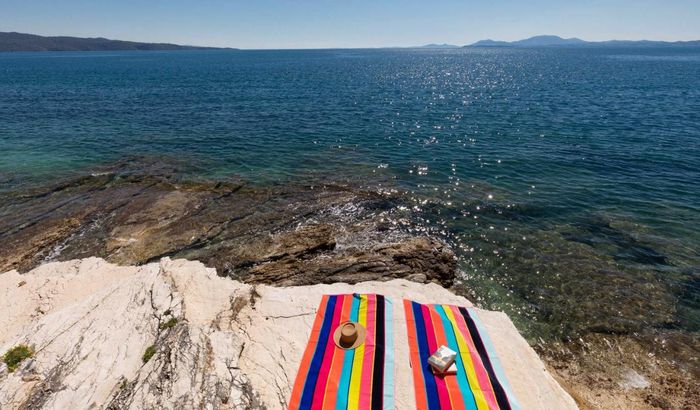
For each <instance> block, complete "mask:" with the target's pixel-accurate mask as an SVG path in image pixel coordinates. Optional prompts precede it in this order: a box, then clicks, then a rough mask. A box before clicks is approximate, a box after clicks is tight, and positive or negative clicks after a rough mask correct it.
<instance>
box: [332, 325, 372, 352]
mask: <svg viewBox="0 0 700 410" xmlns="http://www.w3.org/2000/svg"><path fill="white" fill-rule="evenodd" d="M365 336H366V331H365V327H364V326H362V325H361V324H359V323H357V322H345V323H341V324H340V326H338V327H337V328H336V329H335V332H333V341H334V342H335V345H336V346H338V347H339V348H341V349H354V348H356V347H358V346H359V345H361V344H362V343H364V342H365Z"/></svg>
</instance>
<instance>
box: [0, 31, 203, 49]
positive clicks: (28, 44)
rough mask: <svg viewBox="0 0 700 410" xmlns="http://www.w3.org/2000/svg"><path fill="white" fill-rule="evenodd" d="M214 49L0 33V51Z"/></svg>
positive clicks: (101, 39)
mask: <svg viewBox="0 0 700 410" xmlns="http://www.w3.org/2000/svg"><path fill="white" fill-rule="evenodd" d="M205 49H214V47H196V46H181V45H177V44H168V43H138V42H135V41H122V40H109V39H106V38H101V37H100V38H80V37H63V36H61V37H44V36H37V35H35V34H23V33H4V32H0V51H117V50H205Z"/></svg>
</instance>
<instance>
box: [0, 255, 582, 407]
mask: <svg viewBox="0 0 700 410" xmlns="http://www.w3.org/2000/svg"><path fill="white" fill-rule="evenodd" d="M353 291H354V292H379V293H383V294H385V295H387V296H389V297H391V298H393V300H394V301H395V302H394V321H395V323H394V331H395V332H396V342H397V343H396V351H395V355H396V358H397V369H396V385H397V389H398V391H397V394H396V399H397V407H398V408H400V409H411V408H414V406H415V405H414V401H413V392H412V390H411V389H412V383H411V373H410V369H409V367H408V366H409V365H408V358H407V357H408V356H407V351H406V349H407V345H406V344H405V343H401V341H402V340H405V338H406V336H405V332H406V330H405V324H404V322H403V314H402V309H401V308H400V307H401V305H400V303H398V302H399V301H400V300H401V298H402V297H409V298H412V299H415V300H418V301H421V302H435V303H455V304H461V305H467V306H470V305H471V304H470V303H469V302H468V301H467V300H466V299H464V298H462V297H460V296H456V295H454V294H452V293H450V292H449V291H447V290H446V289H444V288H442V287H441V286H439V285H437V284H434V283H430V284H419V283H415V282H409V281H406V280H401V279H397V280H391V281H387V282H363V283H358V284H355V285H349V284H343V283H336V284H332V285H313V286H298V287H271V286H267V285H256V284H244V283H241V282H238V281H235V280H231V279H228V278H223V277H220V276H218V275H217V272H216V271H215V269H211V268H206V267H205V266H204V265H203V264H202V263H200V262H196V261H186V260H181V259H178V260H171V259H169V258H167V257H166V258H163V259H161V260H160V261H158V262H153V263H148V264H145V265H142V266H138V267H135V266H117V265H114V264H111V263H108V262H106V261H104V260H103V259H99V258H87V259H82V260H72V261H67V262H53V263H48V264H44V265H42V266H40V267H38V268H35V269H34V270H32V271H30V272H28V273H26V274H20V273H18V272H17V271H16V270H12V271H9V272H6V273H4V274H0V310H1V311H2V312H3V315H1V316H0V328H2V329H3V332H0V351H2V352H5V351H7V350H9V349H11V348H12V347H13V346H17V345H27V346H30V347H31V348H32V349H33V351H34V354H33V356H32V357H30V358H27V359H25V360H24V361H22V362H21V363H20V364H19V365H18V367H17V368H16V369H15V370H14V371H13V372H10V371H9V370H8V369H7V367H6V366H5V365H4V364H3V365H0V408H3V409H5V408H7V409H14V408H18V409H28V408H46V409H49V408H75V409H77V408H110V409H121V408H133V409H141V408H209V409H216V408H219V409H263V408H265V409H281V408H284V407H285V403H286V400H287V398H288V396H289V394H290V390H291V386H292V383H293V381H294V377H295V375H296V371H297V367H298V364H299V362H300V359H301V355H302V353H303V349H304V347H305V345H306V341H307V338H308V332H309V330H310V328H311V324H312V321H313V319H314V315H315V310H316V307H317V305H318V302H319V300H320V298H321V295H322V294H324V293H346V292H353ZM479 314H480V315H481V318H482V321H483V322H484V324H485V326H486V328H487V329H488V331H489V332H490V334H491V337H492V339H493V342H494V344H495V348H496V351H497V353H498V354H499V356H500V358H501V361H502V366H503V368H504V370H505V372H506V374H507V375H508V377H509V382H510V384H511V387H512V388H513V390H514V393H515V394H516V396H517V398H518V400H519V401H520V403H521V404H522V405H523V407H524V408H538V409H545V408H549V409H565V408H575V407H576V405H575V403H574V401H573V400H572V398H571V397H570V396H569V395H568V394H567V393H566V392H565V391H564V390H563V389H562V388H561V387H560V386H559V385H558V384H557V382H556V381H555V380H554V379H553V378H552V377H551V376H550V375H549V373H548V372H547V370H545V367H544V364H543V363H542V362H541V361H540V359H539V358H538V356H537V355H536V354H535V352H534V351H533V350H532V348H531V347H530V346H529V345H528V344H527V342H526V341H525V340H524V339H523V338H522V337H521V336H520V335H519V334H518V332H517V330H516V329H515V327H514V326H513V324H512V323H511V322H510V320H509V319H508V317H507V316H506V315H504V314H503V313H498V312H489V311H479Z"/></svg>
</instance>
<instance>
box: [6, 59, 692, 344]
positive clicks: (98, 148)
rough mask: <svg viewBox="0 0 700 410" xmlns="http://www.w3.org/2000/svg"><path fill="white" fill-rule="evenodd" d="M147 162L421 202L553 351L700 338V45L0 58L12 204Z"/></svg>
mask: <svg viewBox="0 0 700 410" xmlns="http://www.w3.org/2000/svg"><path fill="white" fill-rule="evenodd" d="M135 157H158V158H173V159H176V160H178V161H181V162H184V163H187V164H188V165H189V166H188V167H185V168H186V171H183V172H187V173H188V177H192V178H203V179H213V180H216V179H224V178H230V177H231V176H236V177H237V178H240V179H243V180H245V181H247V182H248V183H250V184H260V185H270V184H284V183H286V182H290V181H294V182H304V181H309V183H315V182H319V181H320V182H333V183H348V184H356V185H360V186H362V187H363V189H370V190H376V191H380V192H381V191H390V192H393V193H395V194H399V195H404V196H405V197H406V198H407V199H408V203H409V204H410V206H403V207H402V210H401V211H402V212H403V215H404V216H405V217H406V218H410V219H411V220H412V221H413V225H412V226H413V228H411V229H415V230H416V231H418V233H420V234H425V235H433V236H436V237H439V238H441V239H442V240H444V241H445V242H447V243H449V244H450V245H451V246H452V248H453V249H454V250H455V251H456V253H457V256H458V258H459V266H460V275H461V277H460V284H461V285H460V286H461V287H462V289H463V292H464V293H465V294H466V295H467V296H468V297H470V298H471V299H473V300H474V301H475V303H477V304H479V305H480V306H483V307H486V308H490V309H498V310H502V311H505V312H506V313H508V314H509V315H510V316H511V318H512V319H513V320H514V322H515V323H516V325H517V326H518V328H519V329H520V330H521V331H522V332H523V333H524V334H525V335H526V336H527V337H528V339H529V340H531V341H533V343H538V341H547V340H555V339H556V340H572V339H576V338H578V337H581V336H583V335H586V334H590V333H596V332H597V333H603V334H630V335H645V334H654V335H658V337H660V338H662V339H663V338H665V337H668V338H672V337H674V336H673V334H677V333H678V332H681V333H683V334H685V335H686V336H687V335H690V336H691V337H692V338H693V340H695V341H696V342H697V340H698V339H697V337H698V332H700V48H698V47H692V46H685V47H632V48H625V47H579V48H464V49H449V50H444V49H441V50H434V49H367V50H363V49H338V50H275V51H267V50H265V51H240V50H207V51H162V52H160V51H137V52H117V51H110V52H36V53H0V194H2V193H3V192H9V191H18V190H19V191H21V190H23V189H29V188H30V187H33V186H36V185H40V184H44V183H48V182H51V181H55V180H57V179H61V178H70V177H72V176H75V175H78V174H80V173H84V172H89V170H90V169H93V168H94V167H98V166H102V165H104V164H109V163H110V162H113V161H119V160H122V159H124V158H135ZM0 246H2V245H0ZM655 337H656V336H655ZM657 340H658V339H657ZM696 346H697V345H696Z"/></svg>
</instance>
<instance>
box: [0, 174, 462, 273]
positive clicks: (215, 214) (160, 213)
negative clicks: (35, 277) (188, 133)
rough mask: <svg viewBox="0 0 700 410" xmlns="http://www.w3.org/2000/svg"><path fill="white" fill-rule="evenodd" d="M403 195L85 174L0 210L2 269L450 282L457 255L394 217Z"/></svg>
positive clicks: (333, 187)
mask: <svg viewBox="0 0 700 410" xmlns="http://www.w3.org/2000/svg"><path fill="white" fill-rule="evenodd" d="M395 201H396V199H394V198H390V197H387V196H383V195H380V194H377V193H372V192H367V191H361V190H358V189H353V188H350V187H343V186H338V185H326V186H278V187H274V188H273V187H267V188H260V187H249V186H246V185H244V184H242V183H235V182H228V183H222V182H217V183H210V182H190V181H182V180H179V179H178V178H177V177H175V176H173V175H168V174H161V175H158V174H150V175H140V174H128V173H123V172H110V173H104V174H98V175H91V176H86V177H83V178H78V179H75V180H71V181H68V182H65V183H62V184H57V185H54V186H50V187H47V188H43V189H39V190H37V191H36V192H31V193H23V194H22V195H21V196H18V197H14V198H11V197H6V198H5V201H4V202H5V203H2V202H0V209H2V218H1V219H0V240H2V241H3V243H4V246H3V247H2V248H0V271H6V270H10V269H17V270H18V271H20V272H26V271H28V270H30V269H32V268H34V267H36V266H38V265H40V264H41V263H46V262H51V261H61V260H71V259H76V258H84V257H90V256H97V257H102V258H105V259H106V260H108V261H110V262H114V263H118V264H123V265H136V264H143V263H148V262H151V261H157V260H159V259H160V258H162V257H166V256H168V257H175V258H186V259H191V260H200V261H202V262H204V263H205V264H206V265H207V266H211V267H215V268H216V269H217V272H219V275H222V276H230V277H232V278H237V279H241V280H244V281H246V282H249V283H267V284H275V285H284V286H291V285H308V284H316V283H334V282H346V283H355V282H361V281H369V280H388V279H395V278H404V277H409V278H410V279H411V280H414V281H418V282H426V281H434V282H437V283H440V284H442V285H444V286H447V287H449V286H451V285H452V282H453V280H454V278H455V270H456V258H455V255H454V254H453V252H452V251H451V250H450V249H449V247H447V246H446V245H445V244H443V243H442V242H440V241H438V240H436V239H433V238H430V237H427V236H418V235H411V234H408V233H407V231H406V230H405V229H402V227H400V226H397V225H396V224H395V222H394V223H392V222H390V221H389V219H388V218H386V216H387V214H388V213H390V212H391V210H392V209H393V208H394V207H395V206H396V204H395V203H394V202H395Z"/></svg>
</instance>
